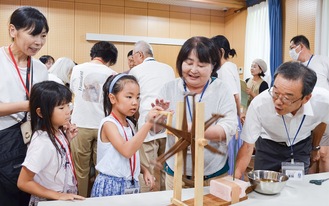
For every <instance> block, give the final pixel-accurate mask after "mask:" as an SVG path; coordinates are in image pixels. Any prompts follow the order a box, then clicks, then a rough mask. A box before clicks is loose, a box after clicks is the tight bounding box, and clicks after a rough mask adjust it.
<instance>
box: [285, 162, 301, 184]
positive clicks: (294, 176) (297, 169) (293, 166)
mask: <svg viewBox="0 0 329 206" xmlns="http://www.w3.org/2000/svg"><path fill="white" fill-rule="evenodd" d="M281 169H282V173H283V174H285V175H287V176H288V177H289V180H302V179H303V176H304V174H305V170H304V162H294V163H291V162H282V163H281Z"/></svg>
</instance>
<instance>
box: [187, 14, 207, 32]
mask: <svg viewBox="0 0 329 206" xmlns="http://www.w3.org/2000/svg"><path fill="white" fill-rule="evenodd" d="M191 36H206V37H210V15H201V14H191Z"/></svg>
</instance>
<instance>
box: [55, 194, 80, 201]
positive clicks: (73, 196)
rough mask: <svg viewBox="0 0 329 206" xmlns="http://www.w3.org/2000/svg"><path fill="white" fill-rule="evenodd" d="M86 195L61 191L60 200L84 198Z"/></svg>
mask: <svg viewBox="0 0 329 206" xmlns="http://www.w3.org/2000/svg"><path fill="white" fill-rule="evenodd" d="M84 199H85V197H82V196H80V195H76V194H71V193H60V194H59V197H58V200H84Z"/></svg>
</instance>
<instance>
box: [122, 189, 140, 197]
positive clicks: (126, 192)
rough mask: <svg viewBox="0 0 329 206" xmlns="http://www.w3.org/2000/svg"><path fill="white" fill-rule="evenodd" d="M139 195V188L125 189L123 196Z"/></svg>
mask: <svg viewBox="0 0 329 206" xmlns="http://www.w3.org/2000/svg"><path fill="white" fill-rule="evenodd" d="M137 193H139V188H127V189H125V195H126V194H137Z"/></svg>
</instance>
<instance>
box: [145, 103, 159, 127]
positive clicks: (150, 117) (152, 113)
mask: <svg viewBox="0 0 329 206" xmlns="http://www.w3.org/2000/svg"><path fill="white" fill-rule="evenodd" d="M159 111H163V109H162V108H161V107H159V106H154V107H153V108H152V109H151V110H150V111H149V113H148V114H147V118H146V121H147V122H150V123H153V122H154V120H155V119H156V118H157V117H158V116H159V115H160V113H159Z"/></svg>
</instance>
